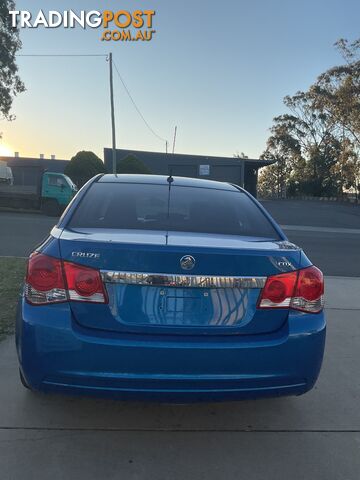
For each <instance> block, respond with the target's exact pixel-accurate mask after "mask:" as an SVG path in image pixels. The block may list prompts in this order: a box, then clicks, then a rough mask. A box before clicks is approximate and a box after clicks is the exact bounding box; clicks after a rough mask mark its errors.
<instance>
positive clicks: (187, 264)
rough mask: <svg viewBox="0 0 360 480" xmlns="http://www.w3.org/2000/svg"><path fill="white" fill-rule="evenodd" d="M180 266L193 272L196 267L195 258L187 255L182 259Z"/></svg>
mask: <svg viewBox="0 0 360 480" xmlns="http://www.w3.org/2000/svg"><path fill="white" fill-rule="evenodd" d="M180 266H181V268H182V269H183V270H192V269H193V268H194V267H195V258H194V257H192V256H191V255H185V256H184V257H182V258H181V259H180Z"/></svg>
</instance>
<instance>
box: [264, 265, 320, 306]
mask: <svg viewBox="0 0 360 480" xmlns="http://www.w3.org/2000/svg"><path fill="white" fill-rule="evenodd" d="M323 307H324V278H323V274H322V273H321V271H320V270H319V269H318V268H316V267H314V266H312V267H308V268H304V269H302V270H297V271H294V272H290V273H281V274H279V275H272V276H271V277H268V278H267V280H266V284H265V286H264V288H263V290H262V292H261V296H260V299H259V302H258V308H292V309H294V310H301V311H303V312H309V313H318V312H320V311H321V310H322V309H323Z"/></svg>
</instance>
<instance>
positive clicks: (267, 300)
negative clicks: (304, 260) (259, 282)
mask: <svg viewBox="0 0 360 480" xmlns="http://www.w3.org/2000/svg"><path fill="white" fill-rule="evenodd" d="M296 280H297V272H290V273H280V274H279V275H273V276H271V277H268V278H267V280H266V283H265V287H264V288H263V290H262V292H261V297H260V301H259V307H260V308H289V307H290V303H291V299H292V296H293V293H294V289H295V284H296Z"/></svg>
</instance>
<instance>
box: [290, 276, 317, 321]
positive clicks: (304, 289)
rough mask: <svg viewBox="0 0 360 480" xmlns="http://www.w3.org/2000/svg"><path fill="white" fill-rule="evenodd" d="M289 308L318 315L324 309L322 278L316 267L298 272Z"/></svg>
mask: <svg viewBox="0 0 360 480" xmlns="http://www.w3.org/2000/svg"><path fill="white" fill-rule="evenodd" d="M291 308H293V309H294V310H301V311H303V312H310V313H318V312H321V310H322V309H323V308H324V277H323V274H322V272H321V271H320V270H319V269H318V268H316V267H309V268H304V269H303V270H299V276H298V281H297V284H296V289H295V292H294V296H293V299H292V301H291Z"/></svg>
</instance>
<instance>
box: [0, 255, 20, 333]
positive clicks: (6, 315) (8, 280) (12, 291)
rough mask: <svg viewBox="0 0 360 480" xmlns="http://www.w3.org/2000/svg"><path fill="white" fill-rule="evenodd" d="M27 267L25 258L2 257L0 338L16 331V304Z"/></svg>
mask: <svg viewBox="0 0 360 480" xmlns="http://www.w3.org/2000/svg"><path fill="white" fill-rule="evenodd" d="M25 268H26V260H25V259H24V258H0V340H3V339H4V338H5V337H6V335H11V334H12V333H14V329H15V313H16V304H17V301H18V297H19V293H20V288H21V285H22V282H23V279H24V275H25Z"/></svg>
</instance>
